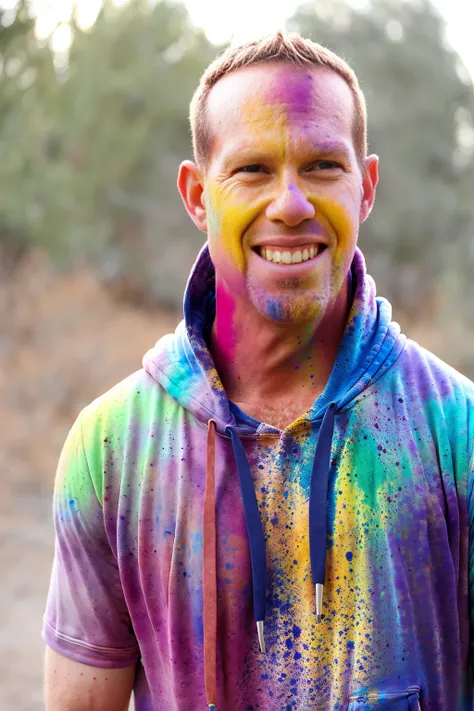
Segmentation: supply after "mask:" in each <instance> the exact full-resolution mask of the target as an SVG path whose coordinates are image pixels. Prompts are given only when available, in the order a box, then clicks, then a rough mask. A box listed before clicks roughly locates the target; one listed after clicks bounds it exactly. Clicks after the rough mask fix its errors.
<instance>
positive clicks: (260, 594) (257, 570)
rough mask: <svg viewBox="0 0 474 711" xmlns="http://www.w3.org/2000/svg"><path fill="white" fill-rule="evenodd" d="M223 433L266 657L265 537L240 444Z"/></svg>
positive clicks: (255, 611) (256, 620)
mask: <svg viewBox="0 0 474 711" xmlns="http://www.w3.org/2000/svg"><path fill="white" fill-rule="evenodd" d="M226 432H230V436H231V439H232V448H233V450H234V456H235V461H236V463H237V471H238V473H239V480H240V491H241V493H242V501H243V504H244V515H245V523H246V524H247V535H248V539H249V546H250V558H251V561H252V587H253V614H254V618H255V622H256V623H257V634H258V642H259V645H260V651H261V652H262V654H265V652H266V649H265V638H264V631H263V623H264V620H265V595H266V590H267V564H266V556H265V537H264V535H263V526H262V521H261V519H260V513H259V510H258V504H257V497H256V496H255V488H254V485H253V479H252V475H251V473H250V467H249V463H248V461H247V457H246V456H245V451H244V448H243V446H242V442H241V441H240V439H239V437H238V435H237V432H236V431H235V430H234V429H233V428H232V427H226Z"/></svg>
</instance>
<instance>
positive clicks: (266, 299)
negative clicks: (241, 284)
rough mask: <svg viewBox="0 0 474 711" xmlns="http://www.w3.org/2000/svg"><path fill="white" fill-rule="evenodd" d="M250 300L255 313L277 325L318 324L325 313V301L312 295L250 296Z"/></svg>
mask: <svg viewBox="0 0 474 711" xmlns="http://www.w3.org/2000/svg"><path fill="white" fill-rule="evenodd" d="M250 296H251V300H252V303H253V305H254V307H255V308H256V309H257V311H258V312H259V313H260V314H262V316H264V317H265V318H267V319H268V320H269V321H273V322H274V323H279V324H288V325H296V324H303V323H313V324H314V323H315V322H316V323H318V322H319V321H321V319H322V317H323V315H324V312H325V301H326V300H325V299H321V297H320V296H318V295H314V294H311V295H309V294H304V295H300V296H297V295H288V296H281V295H278V296H277V295H274V296H271V295H268V294H267V295H263V294H259V295H258V298H255V296H256V295H255V294H251V295H250Z"/></svg>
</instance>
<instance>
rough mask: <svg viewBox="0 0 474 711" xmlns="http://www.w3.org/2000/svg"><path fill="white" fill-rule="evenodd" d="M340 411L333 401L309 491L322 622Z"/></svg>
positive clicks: (323, 426)
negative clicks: (331, 474)
mask: <svg viewBox="0 0 474 711" xmlns="http://www.w3.org/2000/svg"><path fill="white" fill-rule="evenodd" d="M336 410H337V404H336V403H335V402H332V403H331V404H330V405H329V406H328V408H327V410H326V412H325V413H324V418H323V421H322V424H321V429H320V431H319V437H318V444H317V445H316V452H315V453H314V459H313V470H312V472H311V485H310V493H309V555H310V560H311V576H312V579H313V585H314V586H315V596H316V621H317V622H318V623H319V622H321V615H322V610H323V586H324V582H325V576H326V545H327V508H328V483H329V466H330V457H331V443H332V436H333V433H334V417H335V415H336Z"/></svg>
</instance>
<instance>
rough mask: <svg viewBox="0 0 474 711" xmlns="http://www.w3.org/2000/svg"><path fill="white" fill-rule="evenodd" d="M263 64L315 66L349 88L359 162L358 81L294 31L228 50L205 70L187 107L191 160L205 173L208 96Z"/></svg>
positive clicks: (361, 117)
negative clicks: (240, 72) (241, 71)
mask: <svg viewBox="0 0 474 711" xmlns="http://www.w3.org/2000/svg"><path fill="white" fill-rule="evenodd" d="M263 62H272V63H277V62H280V63H286V64H293V65H295V66H299V67H304V66H311V65H312V66H315V67H322V68H325V69H329V70H330V71H333V72H335V73H336V74H339V76H340V77H342V79H344V81H345V82H346V84H347V85H348V86H349V88H350V90H351V92H352V95H353V98H354V120H353V136H352V137H353V141H354V147H355V150H356V154H357V157H358V160H359V162H360V163H362V162H363V160H364V158H365V157H366V155H367V108H366V103H365V98H364V94H363V92H362V90H361V88H360V86H359V81H358V79H357V77H356V75H355V73H354V71H353V70H352V69H351V67H350V66H349V65H348V64H347V62H345V61H344V60H343V59H342V58H341V57H339V56H338V55H337V54H335V53H334V52H332V51H331V50H329V49H327V48H326V47H323V46H322V45H320V44H317V43H316V42H313V41H312V40H310V39H306V38H303V37H301V36H300V35H299V34H298V33H296V32H290V33H288V34H285V35H283V33H282V32H277V33H276V34H273V35H269V36H267V37H264V38H262V39H259V40H254V41H251V42H246V43H245V44H241V45H240V46H238V47H232V46H229V47H227V48H226V49H225V50H224V51H223V52H222V53H221V54H220V55H219V56H218V57H216V59H215V60H214V61H213V62H211V64H210V65H209V66H208V67H207V69H206V70H205V71H204V73H203V75H202V76H201V79H200V81H199V85H198V87H197V89H196V91H195V92H194V95H193V97H192V100H191V104H190V115H189V120H190V123H191V135H192V142H193V153H194V160H195V162H196V163H197V165H198V167H199V168H200V170H202V171H204V172H206V171H207V169H208V168H209V164H210V156H211V151H212V131H211V129H210V126H209V121H208V118H207V110H206V109H207V97H208V96H209V93H210V91H211V89H212V87H213V86H214V85H215V84H217V82H218V81H219V79H222V77H223V76H225V75H226V74H229V73H230V72H233V71H236V70H237V69H242V68H243V67H248V66H251V65H253V64H260V63H263Z"/></svg>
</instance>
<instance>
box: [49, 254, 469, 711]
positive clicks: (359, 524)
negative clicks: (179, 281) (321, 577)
mask: <svg viewBox="0 0 474 711" xmlns="http://www.w3.org/2000/svg"><path fill="white" fill-rule="evenodd" d="M352 276H353V280H354V285H355V298H354V302H353V306H352V311H351V313H350V317H349V321H348V325H347V327H346V331H345V334H344V337H343V340H342V343H341V347H340V349H339V353H338V357H337V360H336V364H335V366H334V368H333V371H332V374H331V377H330V379H329V382H328V383H327V386H326V389H325V390H324V392H323V394H322V395H321V396H320V397H319V398H318V399H317V401H316V402H315V404H314V406H313V407H312V408H311V410H310V411H309V412H308V413H306V414H305V415H304V416H303V417H301V418H299V419H298V420H296V421H295V422H294V423H293V424H292V425H291V426H290V427H288V428H287V429H286V430H284V431H280V430H277V429H275V428H274V427H271V426H268V425H265V424H264V423H261V422H257V421H255V420H253V419H252V418H250V417H248V416H246V415H245V414H244V413H242V412H240V411H239V410H238V408H236V407H235V406H234V405H232V403H229V401H228V399H227V398H226V395H225V393H224V391H223V388H222V386H221V384H220V380H219V378H218V375H217V372H216V371H215V368H214V365H213V363H212V360H211V357H210V354H209V351H208V349H207V345H206V339H207V338H208V335H209V328H210V324H211V323H212V320H213V317H214V304H215V296H214V292H213V268H212V264H211V261H210V258H209V254H208V251H207V248H205V249H204V250H203V251H202V253H201V255H200V257H199V259H198V261H197V264H196V266H195V268H194V271H193V274H192V276H191V279H190V283H189V285H188V289H187V295H186V305H185V321H184V322H183V323H182V324H180V325H179V326H178V328H177V331H176V333H175V334H174V335H170V336H167V337H165V338H163V339H162V340H161V341H160V342H159V343H158V344H157V346H156V348H155V349H153V350H152V351H150V352H149V353H148V354H147V355H146V356H145V358H144V369H142V370H140V371H138V372H137V373H135V374H134V375H132V376H130V377H129V378H127V379H126V380H124V381H123V382H122V383H120V384H119V385H117V386H116V387H114V388H113V389H112V390H110V391H109V392H107V393H106V394H105V395H103V396H102V397H100V398H99V399H98V400H96V401H95V402H94V403H92V404H91V405H90V406H89V407H87V408H86V409H85V410H84V411H83V412H82V413H81V415H80V417H79V418H78V420H77V422H76V424H75V425H74V427H73V429H72V430H71V433H70V435H69V438H68V440H67V443H66V445H65V447H64V450H63V453H62V456H61V460H60V465H59V470H58V476H57V483H56V491H55V499H54V511H55V522H56V530H57V548H56V556H55V561H54V568H53V575H52V582H51V588H50V593H49V598H48V605H47V611H46V614H45V620H44V631H43V634H44V639H45V641H46V642H47V644H49V645H50V646H51V647H52V648H54V649H55V650H57V651H58V652H59V653H61V654H64V655H66V656H67V657H70V658H72V659H75V660H77V661H80V662H83V663H86V664H90V665H94V666H99V667H121V666H128V665H132V664H135V663H137V664H138V675H137V680H136V687H135V704H136V705H135V708H136V710H137V711H151V710H152V709H160V711H197V710H199V709H204V708H206V698H205V691H204V669H203V664H204V662H203V619H202V614H203V583H202V581H203V570H202V522H203V497H204V488H205V466H206V462H205V456H204V453H205V451H206V438H207V431H208V422H209V420H210V419H211V418H212V419H213V420H215V422H216V424H217V436H216V462H215V476H216V516H217V520H216V530H217V566H216V567H217V569H216V576H217V619H218V635H217V640H218V644H217V668H216V678H217V709H218V710H222V711H223V710H224V709H225V710H226V711H230V710H232V711H233V710H236V711H244V710H249V709H254V710H257V709H259V710H260V711H277V710H281V709H283V710H285V711H289V710H290V709H293V710H296V709H298V710H300V711H303V710H304V711H307V710H309V709H314V710H316V711H330V710H334V711H343V710H344V711H369V710H370V711H373V710H375V709H377V710H378V709H380V710H383V711H395V710H401V709H403V710H406V711H409V710H411V711H413V710H414V709H423V710H424V709H426V710H427V711H428V709H429V711H468V709H472V706H473V693H472V681H471V677H470V673H469V640H470V631H469V603H468V570H469V564H468V561H469V551H468V528H469V511H468V504H469V500H468V487H469V484H470V485H471V487H472V481H473V479H474V471H473V446H474V385H473V384H472V383H470V382H469V381H468V380H467V379H465V378H463V376H461V375H460V374H459V373H457V372H455V371H454V370H453V369H451V368H450V367H448V366H447V365H445V364H444V363H442V362H441V361H440V360H438V359H437V358H435V357H434V356H433V355H431V354H430V353H428V352H427V351H425V350H423V349H422V348H421V347H419V346H418V345H417V344H415V343H413V342H411V341H409V340H406V339H405V337H404V336H403V335H401V334H400V330H399V328H398V326H397V325H396V324H395V323H393V322H391V308H390V305H389V304H388V302H387V301H385V300H384V299H381V298H376V296H375V286H374V283H373V281H372V279H371V278H370V277H369V276H368V275H367V274H366V272H365V264H364V260H363V257H362V254H361V253H360V251H359V250H357V251H356V254H355V258H354V262H353V265H352ZM329 403H336V404H337V410H336V415H335V420H334V429H333V433H332V444H331V452H330V464H329V472H328V476H329V493H328V499H329V508H328V539H327V557H326V584H325V589H324V609H323V613H324V614H323V619H322V623H321V624H320V625H317V624H316V622H315V615H314V586H313V584H312V581H311V570H310V551H309V542H308V525H309V523H308V499H309V485H310V476H311V469H312V466H313V459H314V454H315V450H316V445H317V441H318V436H319V430H320V427H321V422H322V418H323V415H324V413H325V412H326V410H327V407H328V405H329ZM228 426H232V427H233V428H234V430H235V431H236V432H237V433H238V436H239V439H240V441H241V442H242V444H243V447H244V450H245V454H246V457H247V459H248V462H249V466H250V471H251V474H252V478H253V481H254V486H255V491H256V495H257V500H258V505H259V511H260V516H261V520H262V524H263V529H264V533H265V546H266V566H267V590H266V620H265V631H266V646H267V651H266V654H265V655H263V654H261V653H260V651H259V647H258V640H257V635H256V632H255V623H254V620H253V602H252V575H251V565H250V553H249V543H248V537H247V530H246V525H245V519H244V511H243V504H242V496H241V492H240V487H239V480H238V475H237V469H236V465H235V458H234V453H233V449H232V444H231V441H230V438H229V436H228V433H226V427H228ZM227 432H228V431H227ZM471 517H474V502H473V503H472V504H471ZM471 525H472V523H471ZM473 560H474V551H473V552H472V553H471V574H472V576H473V579H472V580H471V585H472V584H474V568H473V565H472V563H473Z"/></svg>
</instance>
